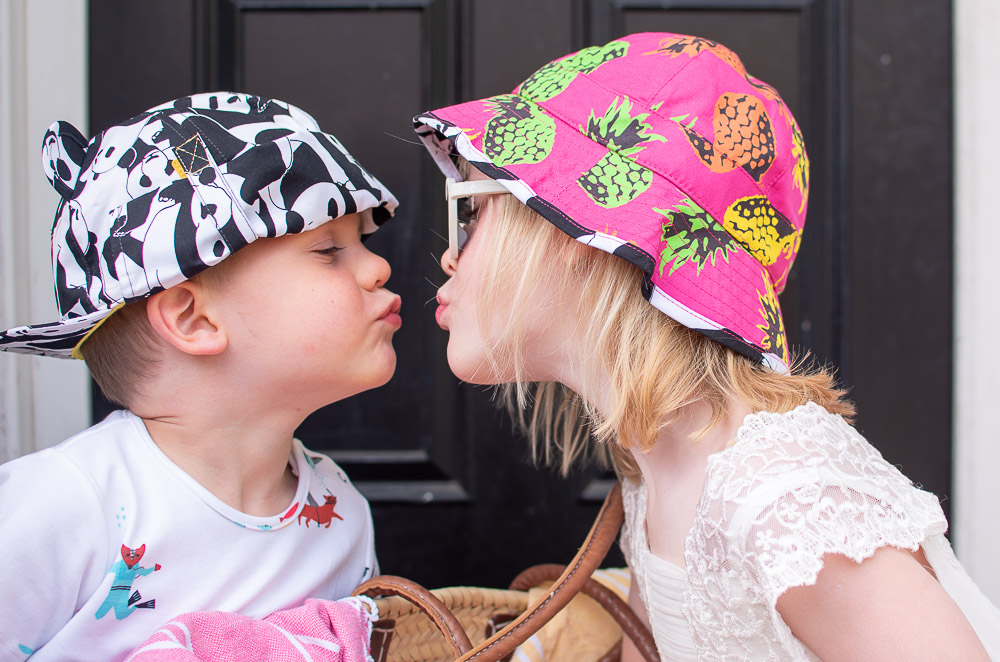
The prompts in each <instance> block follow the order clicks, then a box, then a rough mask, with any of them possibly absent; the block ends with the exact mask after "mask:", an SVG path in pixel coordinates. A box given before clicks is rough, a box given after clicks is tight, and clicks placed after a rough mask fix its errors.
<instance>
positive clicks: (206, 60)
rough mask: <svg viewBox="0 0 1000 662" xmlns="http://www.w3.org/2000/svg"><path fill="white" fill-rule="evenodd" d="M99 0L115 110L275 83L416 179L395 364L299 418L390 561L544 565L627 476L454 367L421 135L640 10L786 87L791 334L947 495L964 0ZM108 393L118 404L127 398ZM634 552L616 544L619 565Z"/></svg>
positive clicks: (428, 578)
mask: <svg viewBox="0 0 1000 662" xmlns="http://www.w3.org/2000/svg"><path fill="white" fill-rule="evenodd" d="M89 6H90V35H91V43H90V57H91V62H90V68H91V80H90V91H91V109H90V110H91V125H92V126H95V127H99V126H106V125H108V124H111V123H114V122H117V121H120V120H122V119H124V118H126V117H128V116H130V115H133V114H135V113H137V112H140V111H142V110H143V109H145V108H147V107H149V106H151V105H153V104H156V103H160V102H162V101H165V100H167V99H169V98H173V97H176V96H183V95H185V94H189V93H192V92H196V91H209V90H213V89H224V88H230V89H237V90H240V91H246V92H252V93H256V94H261V95H265V96H274V97H277V98H281V99H284V100H287V101H290V102H292V103H295V104H296V105H299V106H301V107H302V108H304V109H305V110H306V111H308V112H309V113H310V114H312V115H313V116H314V117H316V119H317V120H318V121H319V123H320V125H321V126H322V127H323V128H324V129H325V130H327V131H330V132H331V133H334V134H336V135H337V136H338V137H339V138H340V139H341V140H342V141H343V142H344V144H345V145H346V146H347V147H348V148H349V149H350V150H351V151H352V152H353V153H354V154H355V155H356V156H357V157H358V159H359V160H360V161H361V162H362V163H363V164H365V166H366V167H368V168H369V169H370V170H371V171H372V172H373V173H374V174H375V175H376V176H377V177H379V178H380V179H382V181H383V182H385V183H386V185H387V186H388V187H389V188H390V189H391V190H392V191H393V192H394V193H395V194H396V195H397V197H399V198H400V201H401V203H402V205H401V207H400V209H399V212H398V214H397V216H396V218H395V219H394V220H393V221H392V222H391V223H389V224H388V225H387V226H386V227H385V228H384V229H383V230H382V231H380V232H378V233H376V234H375V235H374V236H373V237H372V238H371V239H370V240H369V246H370V247H371V248H372V249H373V250H375V251H376V252H378V253H380V254H382V255H384V256H385V257H386V258H387V259H388V260H389V261H390V263H391V265H392V268H393V275H392V278H391V279H390V281H389V287H390V289H393V290H395V291H397V292H399V293H400V294H401V295H402V296H403V301H404V305H403V319H404V323H403V328H402V329H401V330H400V332H399V333H398V334H397V336H396V340H395V346H396V348H397V354H398V357H399V362H398V367H397V372H396V376H395V377H394V378H393V380H392V381H391V382H390V383H389V384H388V385H386V386H384V387H382V388H380V389H376V390H374V391H372V392H369V393H365V394H362V395H359V396H357V397H354V398H351V399H349V400H347V401H344V402H340V403H336V404H334V405H331V406H329V407H326V408H324V409H323V410H320V411H319V412H317V413H316V414H315V415H313V416H312V417H310V418H309V419H308V420H307V421H306V423H305V424H304V425H303V426H302V427H301V428H300V430H299V432H298V434H299V436H300V437H301V438H302V439H303V441H304V442H305V443H306V444H307V445H309V446H311V447H313V448H316V449H317V450H323V451H325V452H328V453H329V454H330V455H332V456H333V457H335V458H336V459H337V460H338V461H339V462H340V463H341V464H342V465H343V466H344V467H345V468H346V469H347V471H348V473H349V474H350V476H351V477H352V479H353V480H354V481H355V483H356V484H357V485H358V486H359V488H360V489H361V490H362V491H363V492H364V493H365V494H366V495H367V496H368V497H369V499H370V500H371V502H372V508H373V513H374V517H375V522H376V531H377V538H378V546H379V557H380V561H381V565H382V570H383V572H389V573H395V574H404V575H408V576H412V577H414V578H415V579H417V580H418V581H422V582H424V583H427V584H429V585H446V584H462V583H468V584H486V585H502V584H505V583H506V582H508V581H509V580H510V579H511V578H512V576H513V575H514V574H515V573H516V572H517V571H518V570H520V569H521V568H523V567H524V566H526V565H529V564H532V563H540V562H559V561H563V562H564V561H566V560H568V559H569V558H570V557H571V556H572V554H573V553H574V552H575V551H576V546H577V544H578V543H579V542H580V541H581V540H582V538H583V536H584V535H585V533H586V531H587V529H588V528H589V524H590V522H591V520H592V519H593V517H594V515H595V514H596V511H597V507H598V502H599V500H600V498H601V494H602V490H603V489H606V485H607V481H606V479H607V477H608V476H607V475H606V474H599V473H596V472H594V471H592V470H590V471H578V472H576V473H574V474H573V475H571V476H570V477H569V478H566V479H563V478H559V477H557V476H556V475H555V474H554V473H553V472H551V471H549V470H546V469H538V468H536V467H533V466H531V464H530V462H529V461H528V452H527V445H526V442H525V440H524V439H523V438H522V437H521V436H520V435H519V434H518V433H516V432H515V431H514V430H512V427H511V425H510V423H509V420H508V418H507V416H506V415H505V414H503V413H502V412H500V411H498V410H497V408H496V406H495V404H494V403H493V402H492V393H491V391H489V390H484V389H481V388H478V387H471V386H468V385H465V384H461V383H459V382H458V381H457V380H456V379H455V378H454V377H453V376H452V375H451V373H450V371H449V370H448V367H447V363H446V361H445V343H446V340H447V338H446V335H445V334H444V333H442V332H441V331H440V330H439V329H437V327H436V325H435V324H434V321H433V309H434V304H433V302H432V300H433V297H434V293H435V284H439V283H441V282H442V281H443V276H442V274H441V273H440V269H439V268H438V267H437V258H438V256H439V255H440V254H441V251H442V250H443V249H444V245H445V242H444V241H443V240H442V238H441V235H442V234H443V233H444V220H443V219H444V205H443V201H442V200H441V198H442V196H441V195H440V190H441V186H442V178H441V176H440V174H439V173H438V172H437V169H436V167H434V166H433V164H432V163H431V161H430V158H429V157H428V156H427V155H426V153H425V150H424V149H423V148H422V147H420V146H418V145H416V144H414V143H415V138H414V134H413V132H412V127H411V121H410V118H411V117H412V116H413V115H414V114H416V113H417V112H419V111H422V110H426V109H429V108H433V107H437V106H441V105H445V104H449V103H456V102H459V101H464V100H468V99H472V98H480V97H483V96H489V95H493V94H499V93H502V92H507V91H509V90H510V89H512V88H513V87H514V86H515V85H517V84H518V83H519V82H520V81H521V80H523V79H524V78H526V77H527V76H528V75H530V74H531V73H532V72H533V71H534V70H535V69H536V68H538V67H539V66H541V65H542V64H544V63H545V62H547V61H549V60H551V59H553V58H555V57H558V56H560V55H563V54H565V53H568V52H570V51H571V50H575V49H578V48H581V47H583V46H587V45H590V44H597V43H603V42H605V41H608V40H610V39H613V38H614V37H616V36H618V35H621V34H625V33H628V32H635V31H647V30H657V31H660V30H662V31H672V32H686V33H691V34H698V35H700V36H704V37H708V38H712V39H716V40H719V41H721V42H722V43H724V44H726V45H727V46H729V47H731V48H733V49H734V50H736V51H737V52H738V53H739V54H740V55H741V57H742V58H743V60H744V62H745V63H746V65H747V68H748V70H749V71H750V72H751V73H752V74H753V75H755V76H757V77H759V78H762V79H763V80H765V81H767V82H769V83H771V84H772V85H774V86H775V87H777V88H778V89H779V90H780V91H781V93H782V96H783V97H784V98H785V100H786V101H787V103H788V105H789V107H790V108H791V109H792V111H793V113H794V114H795V116H796V118H797V119H798V120H799V123H800V125H801V127H802V130H803V133H804V135H805V139H806V144H807V146H808V148H809V156H810V160H811V163H812V176H811V187H810V209H809V223H808V225H807V229H806V233H805V241H804V243H803V246H802V252H801V254H800V258H799V263H798V264H797V265H796V267H795V269H794V270H793V271H792V274H791V276H790V279H789V284H788V287H787V288H786V291H785V293H784V294H783V295H782V308H783V310H784V313H785V322H786V327H787V329H788V332H789V338H790V341H791V342H792V344H793V345H794V346H797V347H798V348H800V349H809V350H810V351H811V352H812V353H813V355H814V356H815V357H817V358H818V359H819V360H821V361H826V362H829V363H831V364H833V365H835V366H836V367H838V368H839V371H840V375H841V376H842V378H843V380H844V382H845V383H846V384H848V385H852V386H854V391H853V393H854V396H855V399H856V400H857V402H858V405H859V408H860V411H861V414H860V416H859V426H860V427H861V429H862V431H864V432H866V433H868V434H869V435H870V438H871V440H872V442H873V443H874V444H875V445H876V446H877V447H879V448H880V449H881V450H882V451H883V453H884V454H885V455H886V456H887V457H888V459H889V460H890V461H891V462H894V463H898V464H900V465H901V466H902V468H903V469H904V471H905V472H906V473H908V475H910V476H911V478H913V479H914V480H915V481H916V482H918V483H921V484H923V485H925V486H926V487H927V488H928V489H931V490H932V491H934V492H936V493H938V494H939V495H940V496H943V497H947V494H948V491H949V488H950V483H949V476H950V444H951V442H950V426H951V406H950V393H951V379H950V361H951V339H952V332H951V318H950V310H951V294H950V288H951V284H952V263H951V231H952V229H951V228H952V225H951V224H952V219H951V185H950V182H951V179H950V178H951V161H950V154H951V144H952V143H951V74H950V66H951V61H950V57H951V56H950V46H951V42H950V20H951V18H950V15H951V3H950V2H948V1H946V0H929V1H928V2H923V3H919V8H915V7H914V6H913V5H912V3H907V4H906V5H902V4H901V3H900V2H899V1H898V0H867V1H866V2H849V1H848V0H770V1H763V0H754V1H749V0H729V1H721V0H701V1H699V2H693V1H687V2H661V1H656V2H650V1H641V0H633V1H613V0H546V1H545V2H538V1H537V0H505V2H495V1H492V0H412V1H410V0H384V1H381V2H380V1H373V2H348V1H345V0H297V1H281V0H266V1H265V0H174V2H171V3H157V2H134V1H129V2H126V1H124V0H90V5H89ZM526 17H530V20H525V19H526ZM890 18H891V20H890ZM123 81H125V82H123ZM95 403H96V404H95V416H101V415H103V413H104V412H106V411H107V409H108V405H107V404H106V403H104V402H102V401H101V400H100V399H98V400H96V401H95ZM917 412H919V416H918V415H917ZM947 503H948V502H947V501H945V507H946V508H947ZM621 562H622V561H621V557H620V554H619V553H618V552H617V551H615V552H614V554H613V557H612V558H611V559H609V563H621Z"/></svg>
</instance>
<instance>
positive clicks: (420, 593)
mask: <svg viewBox="0 0 1000 662" xmlns="http://www.w3.org/2000/svg"><path fill="white" fill-rule="evenodd" d="M623 518H624V511H623V510H622V495H621V485H619V484H618V483H615V485H614V486H612V488H611V490H610V491H609V492H608V496H607V498H605V500H604V505H602V506H601V510H600V512H599V513H598V514H597V519H596V520H595V521H594V524H593V526H591V528H590V533H588V534H587V538H586V539H585V540H584V541H583V546H581V547H580V550H579V551H578V552H577V553H576V556H574V557H573V560H572V561H571V562H570V563H569V565H567V566H566V567H565V569H564V570H563V572H562V573H561V574H560V575H559V577H558V578H557V579H556V580H555V582H554V583H553V585H552V587H551V589H550V591H549V592H548V593H547V594H546V595H544V596H542V597H541V598H540V599H539V600H538V601H537V602H536V603H535V604H533V605H531V606H529V607H528V608H527V609H526V610H524V612H523V613H522V614H521V615H520V616H518V617H517V618H516V619H514V620H513V621H511V622H510V623H509V624H508V625H506V626H505V627H504V628H503V629H502V630H500V631H499V632H497V633H496V634H494V635H493V636H492V637H490V638H489V639H487V640H486V641H484V642H483V643H481V644H480V645H479V646H476V647H475V648H472V645H471V642H470V640H469V636H468V634H466V632H465V630H464V629H463V628H462V626H461V624H460V623H458V620H457V619H456V618H455V616H454V615H453V614H452V613H451V612H450V611H448V608H447V607H446V606H445V605H444V603H442V602H441V601H440V600H439V599H437V598H436V597H435V596H434V595H433V594H432V593H431V592H430V591H428V590H427V589H425V588H423V587H422V586H420V585H419V584H417V583H415V582H412V581H410V580H408V579H404V578H402V577H393V576H391V575H382V576H380V577H375V578H373V579H369V580H368V581H367V582H365V583H363V584H361V586H359V587H358V588H357V589H355V591H354V595H370V596H385V595H398V596H400V597H403V598H406V599H407V600H410V602H412V603H413V604H415V605H416V606H417V607H418V608H419V609H420V610H421V611H423V612H424V613H425V614H427V616H428V617H429V618H430V619H431V620H432V621H433V622H434V624H435V625H436V626H437V627H438V629H440V630H441V633H442V634H444V636H445V638H446V639H447V640H448V642H449V646H450V647H451V648H452V650H453V651H455V653H456V659H457V660H458V662H472V660H477V661H478V662H496V661H497V660H500V659H502V658H504V657H505V656H507V655H509V654H510V653H512V652H513V651H514V649H515V648H517V647H518V646H520V645H521V644H522V643H524V642H525V641H526V640H527V639H528V637H530V636H531V635H533V634H534V633H535V632H537V631H538V630H539V629H541V627H542V626H543V625H545V623H547V622H548V621H549V620H550V619H551V618H552V617H553V616H554V615H555V614H556V613H557V612H558V611H559V610H560V609H562V608H563V607H565V606H566V605H567V604H569V601H570V600H572V599H573V597H574V596H575V595H576V594H577V593H579V592H580V590H581V589H582V588H583V587H584V585H585V584H586V583H587V581H588V580H589V579H590V576H591V575H592V574H593V573H594V571H595V570H597V568H598V567H599V566H600V564H601V562H602V561H603V560H604V557H605V556H606V555H607V553H608V550H609V549H610V548H611V545H612V544H614V541H615V539H616V538H617V536H618V530H619V529H620V528H621V524H622V520H623Z"/></svg>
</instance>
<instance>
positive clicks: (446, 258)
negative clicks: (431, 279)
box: [441, 248, 458, 276]
mask: <svg viewBox="0 0 1000 662" xmlns="http://www.w3.org/2000/svg"><path fill="white" fill-rule="evenodd" d="M456 269H458V260H456V259H454V258H452V257H451V251H450V250H449V249H447V248H446V249H444V253H441V270H442V271H444V272H445V273H446V274H447V275H449V276H454V275H455V270H456Z"/></svg>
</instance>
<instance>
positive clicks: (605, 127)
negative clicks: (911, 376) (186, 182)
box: [415, 33, 1000, 660]
mask: <svg viewBox="0 0 1000 662" xmlns="http://www.w3.org/2000/svg"><path fill="white" fill-rule="evenodd" d="M415 123H416V126H417V132H418V134H419V135H420V136H421V138H422V139H423V141H424V143H425V144H426V145H427V146H428V148H429V149H430V151H431V153H432V155H433V156H434V158H435V160H436V161H437V163H438V165H439V166H440V167H441V169H442V170H443V171H444V173H445V174H446V175H447V176H448V177H449V178H448V180H447V181H446V184H445V190H446V195H447V198H448V208H449V239H450V247H449V250H448V252H446V253H445V254H444V255H443V256H442V259H441V264H442V267H443V269H444V271H445V273H446V274H447V275H448V276H449V277H450V278H449V280H448V282H446V283H445V284H444V285H443V286H442V287H441V288H440V290H439V292H438V302H439V304H440V306H439V307H438V310H437V314H436V317H437V321H438V323H439V324H440V325H441V326H442V328H444V329H447V330H448V331H449V333H450V336H449V341H448V362H449V364H450V366H451V368H452V370H453V371H454V373H455V374H456V375H457V376H458V377H460V378H462V379H464V380H466V381H470V382H474V383H481V384H512V385H513V387H512V391H511V392H512V393H513V395H514V396H515V397H516V401H517V403H518V404H519V405H520V407H519V408H518V411H520V412H522V413H521V414H520V418H521V421H522V423H524V424H525V426H526V427H527V429H528V431H529V433H530V436H531V438H532V440H533V444H534V448H535V450H536V454H537V455H538V456H540V457H542V458H544V459H546V460H550V461H558V463H559V464H560V465H561V467H562V468H563V470H566V469H567V468H568V467H569V466H570V464H571V463H572V462H573V461H574V460H576V459H578V458H581V457H583V456H588V455H595V456H601V455H607V456H609V457H610V459H611V460H612V462H613V464H614V467H615V469H616V471H617V472H618V473H619V475H620V476H621V477H622V488H623V495H624V501H625V527H624V529H623V535H622V545H623V548H624V550H625V555H626V559H627V561H628V564H629V566H630V568H631V570H632V573H633V577H634V581H633V587H634V590H633V591H632V593H631V597H630V602H631V604H632V605H633V607H634V608H635V609H636V611H637V612H638V613H639V614H640V615H641V616H643V617H644V618H646V619H647V620H648V622H649V624H650V626H651V629H652V631H653V633H654V636H655V639H656V643H657V646H658V648H659V652H660V655H661V657H662V658H663V659H664V660H692V659H708V660H716V659H719V660H721V659H728V660H815V659H823V660H881V659H887V660H888V659H892V660H899V659H921V660H929V659H940V660H945V659H947V660H959V659H960V660H988V659H990V657H991V656H992V658H993V659H994V660H1000V612H998V610H997V609H996V607H994V606H993V605H992V604H991V603H990V602H989V600H987V599H986V598H985V596H983V595H982V593H981V592H980V591H979V590H978V589H977V588H976V586H975V585H974V584H973V583H972V581H971V580H970V579H969V577H968V575H967V574H966V573H965V571H964V570H963V569H962V567H961V566H960V565H959V564H958V562H957V560H956V559H955V556H954V554H953V552H952V549H951V546H950V544H949V543H948V541H947V539H946V538H945V537H944V532H945V530H946V528H947V523H946V522H945V519H944V516H943V513H942V511H941V508H940V506H939V504H938V501H937V499H936V498H935V497H934V496H933V495H931V494H928V493H926V492H923V491H921V490H918V489H917V488H915V487H914V486H913V484H912V483H911V482H910V481H909V480H908V479H906V478H905V477H904V476H903V475H902V474H900V473H899V471H897V470H896V469H895V468H894V467H893V466H892V465H890V464H889V463H887V462H886V461H885V460H884V459H883V458H882V457H881V455H879V453H878V452H877V451H876V450H875V449H874V448H873V447H872V446H870V445H869V444H868V442H867V441H865V439H864V438H862V437H861V436H860V435H859V434H858V432H857V431H856V430H854V428H853V427H851V426H850V424H849V423H848V422H847V421H849V420H850V417H851V414H852V413H853V408H852V405H851V404H850V403H848V402H846V401H845V400H844V397H843V396H844V394H843V392H842V391H840V390H837V389H836V388H835V386H834V381H833V378H832V376H831V375H830V374H829V373H828V372H827V371H826V370H823V369H809V368H804V367H803V366H802V365H801V364H793V363H791V362H790V360H789V353H788V346H787V342H786V339H785V331H784V326H783V322H782V318H781V312H780V308H779V305H778V300H777V294H778V293H780V292H781V291H782V289H783V287H784V285H785V280H786V278H787V276H788V271H789V269H790V268H791V265H792V262H793V260H794V258H795V255H796V253H797V252H798V248H799V241H800V238H801V234H802V228H803V225H804V221H805V209H806V200H807V196H808V190H809V178H808V158H807V155H806V151H805V147H804V144H803V141H802V135H801V133H800V131H799V128H798V126H797V125H796V123H795V120H794V118H793V117H792V115H791V113H790V112H789V110H788V108H787V106H785V104H784V103H783V102H782V100H781V98H780V97H779V96H778V94H777V92H776V91H775V90H774V89H773V88H772V87H770V86H768V85H767V84H765V83H763V82H761V81H760V80H757V79H755V78H753V77H751V76H749V75H748V74H747V73H746V70H745V69H744V67H743V65H742V63H741V62H740V60H739V58H738V57H737V56H736V55H735V54H734V53H733V52H732V51H730V50H728V49H727V48H725V47H724V46H722V45H720V44H718V43H715V42H712V41H709V40H705V39H699V38H696V37H688V36H684V35H674V34H659V33H647V34H637V35H630V36H627V37H623V38H622V39H619V40H617V41H614V42H611V43H609V44H607V45H605V46H602V47H591V48H587V49H584V50H582V51H580V52H578V53H574V54H571V55H569V56H566V57H564V58H561V59H559V60H557V61H555V62H552V63H550V64H548V65H546V66H544V67H542V68H541V69H539V70H538V71H537V72H536V73H535V74H534V75H532V76H531V77H530V78H529V79H528V80H526V81H524V83H522V84H521V85H520V86H519V87H518V88H517V89H515V91H514V92H513V93H512V94H503V95H499V96H495V97H491V98H489V99H485V100H482V101H474V102H470V103H465V104H460V105H457V106H452V107H449V108H444V109H441V110H436V111H433V112H430V113H426V114H424V115H420V116H418V117H417V118H415ZM571 239H575V240H576V241H575V242H574V241H572V240H571ZM463 248H464V251H463ZM595 249H597V250H595ZM460 251H462V252H461V253H460ZM528 403H533V407H532V409H531V413H530V415H525V414H524V413H523V412H524V411H525V408H526V406H527V405H528ZM581 421H585V422H586V428H587V429H584V424H582V423H581ZM588 432H589V433H591V434H592V436H593V437H594V438H595V439H596V443H593V442H591V441H589V440H588ZM635 655H637V652H636V651H635V650H634V649H633V648H629V647H628V646H626V648H625V651H624V654H623V657H633V656H635Z"/></svg>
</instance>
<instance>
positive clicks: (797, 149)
mask: <svg viewBox="0 0 1000 662" xmlns="http://www.w3.org/2000/svg"><path fill="white" fill-rule="evenodd" d="M790 126H791V127H792V156H793V157H795V165H794V166H793V168H794V170H793V176H794V177H795V179H794V182H795V188H797V189H798V190H799V193H801V194H802V202H801V203H800V204H799V213H800V214H801V213H802V210H803V209H805V208H806V202H807V201H808V200H809V156H808V155H807V154H806V145H805V141H803V140H802V131H800V130H799V125H798V124H796V123H795V122H794V121H792V122H790Z"/></svg>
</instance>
